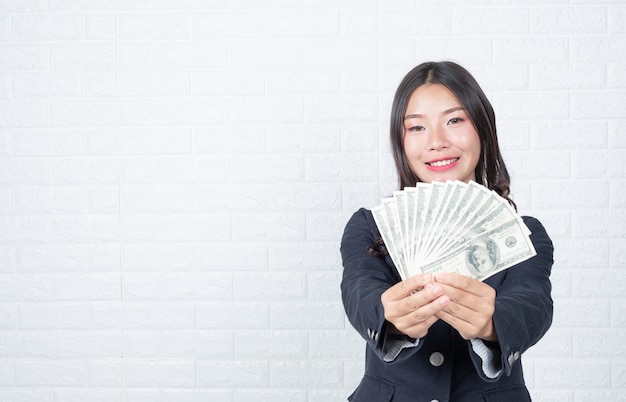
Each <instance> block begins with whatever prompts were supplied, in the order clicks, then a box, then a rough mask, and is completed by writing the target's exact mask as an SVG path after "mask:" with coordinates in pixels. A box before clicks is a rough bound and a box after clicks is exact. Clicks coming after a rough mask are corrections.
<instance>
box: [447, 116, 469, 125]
mask: <svg viewBox="0 0 626 402" xmlns="http://www.w3.org/2000/svg"><path fill="white" fill-rule="evenodd" d="M464 121H465V119H464V118H462V117H453V118H451V119H450V120H448V124H449V125H451V124H459V123H462V122H464Z"/></svg>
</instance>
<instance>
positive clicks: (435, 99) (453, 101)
mask: <svg viewBox="0 0 626 402" xmlns="http://www.w3.org/2000/svg"><path fill="white" fill-rule="evenodd" d="M442 105H443V106H446V107H451V106H461V102H459V100H458V98H457V97H456V95H454V93H452V91H450V90H449V89H448V88H447V87H445V86H443V85H441V84H425V85H421V86H419V87H417V88H416V89H415V90H414V91H413V92H412V93H411V96H410V97H409V100H408V103H407V109H410V108H435V107H437V106H442Z"/></svg>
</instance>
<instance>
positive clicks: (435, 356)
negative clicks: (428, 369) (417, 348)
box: [428, 352, 444, 367]
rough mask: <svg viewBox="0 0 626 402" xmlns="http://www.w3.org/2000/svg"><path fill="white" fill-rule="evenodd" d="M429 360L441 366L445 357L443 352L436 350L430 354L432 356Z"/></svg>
mask: <svg viewBox="0 0 626 402" xmlns="http://www.w3.org/2000/svg"><path fill="white" fill-rule="evenodd" d="M428 361H429V362H430V364H432V365H433V366H435V367H439V366H441V365H442V364H443V361H444V358H443V355H442V354H441V353H439V352H434V353H433V354H431V355H430V357H429V358H428Z"/></svg>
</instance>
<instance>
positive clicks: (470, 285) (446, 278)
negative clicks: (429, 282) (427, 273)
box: [433, 272, 495, 297]
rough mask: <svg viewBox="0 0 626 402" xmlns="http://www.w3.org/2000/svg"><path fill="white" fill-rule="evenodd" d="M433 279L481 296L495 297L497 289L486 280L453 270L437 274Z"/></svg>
mask: <svg viewBox="0 0 626 402" xmlns="http://www.w3.org/2000/svg"><path fill="white" fill-rule="evenodd" d="M433 280H434V281H435V282H437V283H440V284H442V285H446V286H449V287H453V288H456V289H460V290H463V291H464V292H467V293H471V294H473V295H476V296H479V297H492V296H494V297H495V290H494V289H493V288H492V287H491V286H489V285H487V284H486V283H484V282H481V281H478V280H476V279H473V278H470V277H468V276H464V275H459V274H455V273H451V272H440V273H437V274H435V276H434V278H433Z"/></svg>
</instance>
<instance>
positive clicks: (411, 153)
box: [404, 136, 424, 159]
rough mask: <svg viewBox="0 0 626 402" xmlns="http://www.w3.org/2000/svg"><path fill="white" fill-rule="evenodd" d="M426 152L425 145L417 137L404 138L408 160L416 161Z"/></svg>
mask: <svg viewBox="0 0 626 402" xmlns="http://www.w3.org/2000/svg"><path fill="white" fill-rule="evenodd" d="M423 151H424V145H423V144H422V143H421V141H420V140H419V139H418V137H416V136H406V137H404V153H405V154H406V156H407V158H409V159H415V158H419V157H420V156H421V154H422V152H423Z"/></svg>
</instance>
